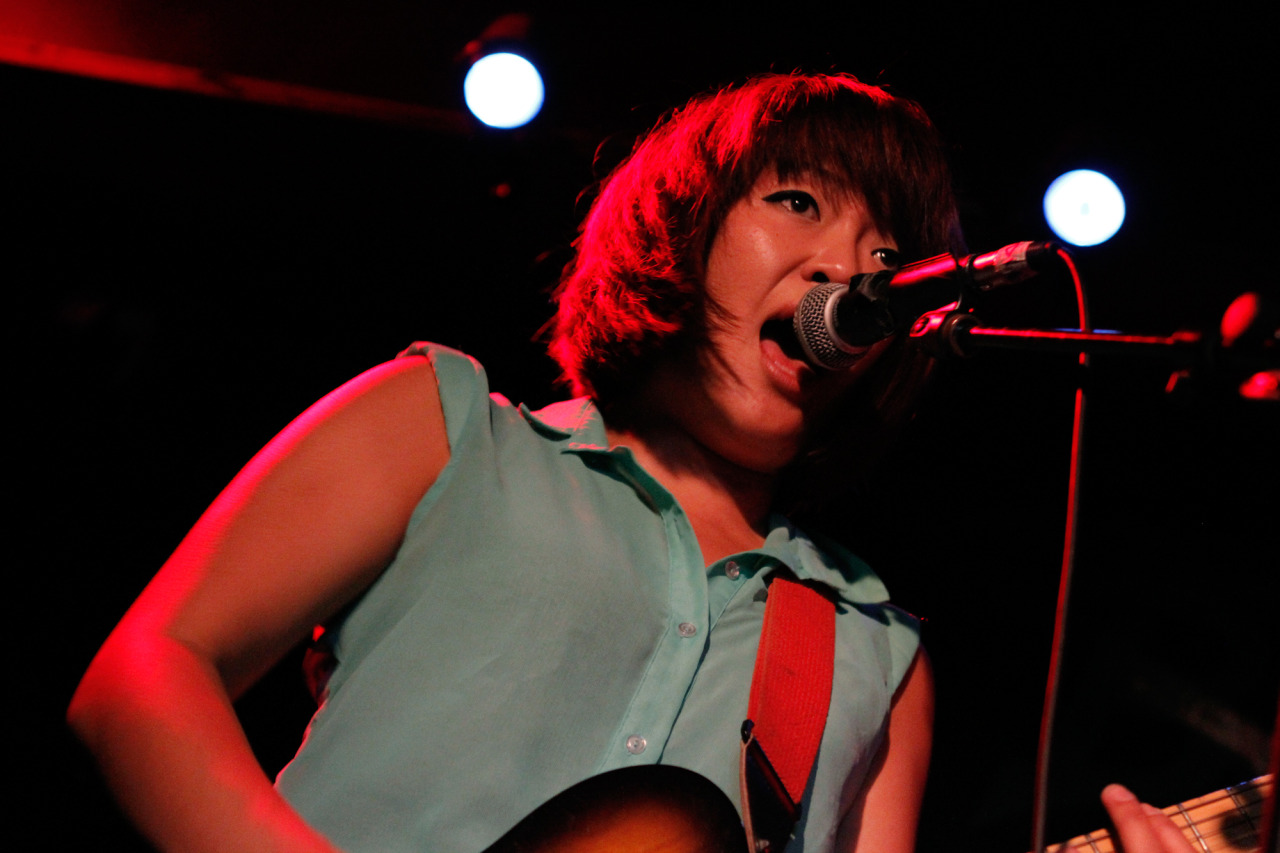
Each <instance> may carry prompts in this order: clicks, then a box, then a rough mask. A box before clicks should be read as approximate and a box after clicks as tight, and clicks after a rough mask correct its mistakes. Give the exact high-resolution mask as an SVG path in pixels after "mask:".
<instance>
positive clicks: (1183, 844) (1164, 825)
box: [1142, 804, 1193, 850]
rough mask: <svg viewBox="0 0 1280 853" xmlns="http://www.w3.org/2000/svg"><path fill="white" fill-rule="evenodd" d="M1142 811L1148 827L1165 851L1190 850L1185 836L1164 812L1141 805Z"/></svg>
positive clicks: (1190, 847)
mask: <svg viewBox="0 0 1280 853" xmlns="http://www.w3.org/2000/svg"><path fill="white" fill-rule="evenodd" d="M1142 810H1143V811H1144V812H1146V815H1147V819H1148V821H1149V825H1150V826H1151V829H1152V831H1153V832H1155V834H1156V836H1157V837H1158V838H1159V839H1160V841H1161V843H1162V844H1163V845H1164V848H1163V849H1165V850H1192V849H1193V848H1192V846H1191V842H1190V841H1189V840H1188V839H1187V836H1186V835H1184V834H1183V832H1182V830H1181V829H1179V828H1178V825H1177V824H1176V823H1174V822H1173V820H1172V819H1171V818H1170V817H1169V816H1168V815H1167V814H1165V813H1164V812H1162V811H1160V810H1159V809H1158V808H1156V807H1155V806H1148V805H1146V804H1143V806H1142Z"/></svg>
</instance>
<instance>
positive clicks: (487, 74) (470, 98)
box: [462, 53, 543, 128]
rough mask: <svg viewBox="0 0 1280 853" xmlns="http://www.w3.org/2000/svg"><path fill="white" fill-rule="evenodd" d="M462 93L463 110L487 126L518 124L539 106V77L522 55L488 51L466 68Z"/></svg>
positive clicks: (526, 120)
mask: <svg viewBox="0 0 1280 853" xmlns="http://www.w3.org/2000/svg"><path fill="white" fill-rule="evenodd" d="M462 96H463V98H464V99H465V100H466V102H467V109H469V110H471V112H472V113H473V114H474V115H475V117H476V118H478V119H480V121H482V122H484V123H485V124H487V125H489V126H490V127H501V128H513V127H520V126H521V125H523V124H528V123H529V121H530V120H532V119H533V117H534V116H536V115H537V114H538V110H540V109H542V96H543V89H542V77H541V76H540V75H539V74H538V69H536V68H534V67H533V63H532V62H530V61H529V60H527V59H525V58H524V57H523V56H517V55H516V54H514V53H491V54H489V55H488V56H486V57H484V58H482V59H480V60H478V61H477V62H476V63H475V64H474V65H472V66H471V69H470V70H469V71H467V77H466V79H465V80H463V81H462Z"/></svg>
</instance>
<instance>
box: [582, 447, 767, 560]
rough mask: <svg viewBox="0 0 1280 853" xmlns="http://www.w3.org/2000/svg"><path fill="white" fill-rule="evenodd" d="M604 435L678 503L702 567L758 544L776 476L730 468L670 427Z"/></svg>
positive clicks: (717, 456)
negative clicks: (695, 541)
mask: <svg viewBox="0 0 1280 853" xmlns="http://www.w3.org/2000/svg"><path fill="white" fill-rule="evenodd" d="M607 432H608V435H609V444H610V446H611V447H617V446H619V445H625V446H627V447H629V448H631V452H632V453H633V454H634V455H635V457H636V459H637V461H639V462H640V464H641V465H643V466H644V468H645V470H646V471H648V472H649V473H650V474H651V475H652V476H653V477H654V478H655V479H657V480H658V482H660V483H661V484H662V485H663V486H664V487H665V488H666V489H667V491H669V492H671V494H672V496H673V497H674V498H675V499H676V500H677V501H678V502H679V503H680V506H681V508H683V509H684V512H685V514H686V515H687V516H688V518H689V522H690V523H691V524H692V525H693V532H694V534H695V535H696V536H697V537H698V544H699V545H700V546H701V548H702V557H703V560H704V562H706V563H707V564H710V563H712V562H714V561H716V560H718V559H721V558H723V557H725V556H728V555H729V554H734V553H737V552H739V551H745V550H749V549H751V548H757V547H759V546H760V545H761V544H762V543H763V541H764V535H765V533H766V524H767V521H768V517H769V512H770V509H771V508H772V504H773V496H774V488H775V486H776V484H777V475H776V474H771V473H761V472H759V471H751V470H748V469H745V468H742V467H741V466H738V465H735V464H734V463H732V462H730V461H728V460H726V459H724V458H723V457H721V456H719V455H717V454H715V453H714V452H712V451H711V450H709V449H708V448H706V447H704V446H703V445H701V444H699V443H698V442H697V441H696V440H695V439H694V438H693V437H692V436H691V435H689V434H688V433H687V432H685V431H683V430H681V429H679V428H678V427H676V426H675V425H674V424H670V423H664V422H650V423H641V424H636V423H628V425H627V426H625V427H620V428H616V429H615V428H611V427H610V428H607Z"/></svg>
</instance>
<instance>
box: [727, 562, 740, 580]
mask: <svg viewBox="0 0 1280 853" xmlns="http://www.w3.org/2000/svg"><path fill="white" fill-rule="evenodd" d="M724 573H725V575H726V576H727V577H728V578H729V580H731V581H736V580H737V579H738V575H740V574H742V570H741V569H739V568H738V564H737V563H735V562H734V561H733V560H730V561H729V562H727V563H725V564H724Z"/></svg>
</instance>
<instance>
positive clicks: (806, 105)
mask: <svg viewBox="0 0 1280 853" xmlns="http://www.w3.org/2000/svg"><path fill="white" fill-rule="evenodd" d="M784 79H785V78H784ZM787 82H792V83H793V84H794V85H792V86H786V85H782V86H778V87H776V88H774V89H773V90H771V91H767V92H760V93H757V98H756V99H752V98H750V97H747V98H745V99H744V100H743V101H742V102H740V103H739V104H738V105H737V107H738V109H737V110H735V112H738V113H739V116H737V117H736V118H735V119H730V121H731V122H732V123H733V124H735V125H738V126H739V127H744V128H745V127H748V126H749V127H750V132H749V133H746V134H741V135H739V134H728V135H727V136H730V137H733V136H737V139H736V142H737V145H738V146H740V147H739V149H738V152H737V153H738V158H737V167H738V168H737V169H736V171H737V172H738V173H739V174H738V176H737V178H738V179H737V180H733V181H731V182H730V183H732V184H733V185H735V189H738V188H740V189H741V191H742V192H743V193H744V194H745V191H746V189H747V188H748V187H750V186H751V184H752V183H754V181H755V180H756V179H757V178H758V177H759V176H760V175H761V174H762V173H764V172H765V171H766V170H768V169H776V170H777V173H778V177H779V178H781V179H783V180H786V179H788V178H796V177H799V176H802V175H803V176H807V177H808V178H810V179H812V180H816V181H817V182H819V183H820V184H822V185H823V188H824V190H827V191H830V192H833V193H834V194H836V195H839V196H844V197H851V198H857V199H858V200H860V201H861V202H862V203H863V204H865V205H866V208H867V212H868V214H869V215H870V216H871V218H872V221H873V222H874V223H875V225H876V227H877V228H878V229H880V230H881V231H882V232H883V233H885V234H888V235H892V236H893V238H894V239H895V240H896V241H897V242H898V246H899V249H900V250H901V251H902V253H903V256H904V257H905V258H908V259H912V260H914V259H918V258H921V257H926V256H929V255H935V254H938V253H940V252H944V251H952V250H954V249H955V248H956V246H957V243H958V241H959V238H958V233H959V230H958V227H954V228H953V227H951V226H952V223H954V222H955V213H954V201H953V197H952V192H951V176H950V172H949V170H948V169H947V167H946V163H945V159H944V158H943V157H942V155H941V150H940V147H941V146H940V144H939V142H938V139H937V136H936V133H935V131H934V129H933V126H932V124H931V123H930V122H929V120H928V118H927V117H926V116H925V114H924V112H923V110H921V109H920V108H919V107H918V106H916V105H915V104H914V103H913V102H911V101H907V100H904V99H901V98H895V97H894V96H892V95H889V94H888V93H887V92H885V91H884V90H882V89H879V88H876V87H873V86H867V85H864V84H862V83H858V82H856V81H853V80H852V79H851V78H843V77H838V76H837V77H826V78H792V79H791V80H789V81H787ZM731 144H732V143H731Z"/></svg>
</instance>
